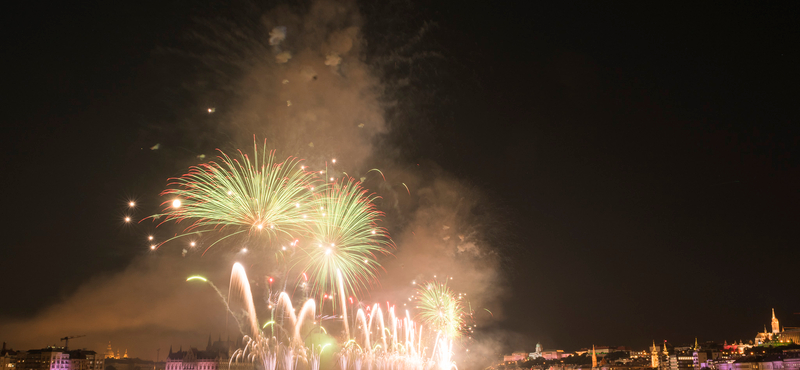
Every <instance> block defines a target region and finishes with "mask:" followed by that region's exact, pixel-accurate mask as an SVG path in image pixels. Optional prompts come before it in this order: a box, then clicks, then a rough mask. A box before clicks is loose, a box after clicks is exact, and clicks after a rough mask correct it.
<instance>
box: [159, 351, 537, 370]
mask: <svg viewBox="0 0 800 370" xmlns="http://www.w3.org/2000/svg"><path fill="white" fill-rule="evenodd" d="M527 359H528V353H527V352H514V353H512V354H511V355H510V356H509V355H506V356H503V361H504V362H517V361H522V360H527ZM167 370H170V369H167ZM176 370H177V369H176Z"/></svg>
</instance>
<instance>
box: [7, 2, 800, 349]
mask: <svg viewBox="0 0 800 370" xmlns="http://www.w3.org/2000/svg"><path fill="white" fill-rule="evenodd" d="M520 3H523V2H509V3H508V4H501V3H488V2H487V3H485V4H477V5H476V4H467V3H464V2H446V3H440V2H414V3H400V2H397V3H392V2H390V3H388V4H387V5H380V6H376V5H372V4H361V5H362V9H361V10H362V13H363V17H364V27H363V29H362V32H363V35H364V38H365V39H366V43H367V45H368V47H366V48H365V50H366V51H365V56H364V57H365V60H366V61H367V63H375V61H376V60H379V58H378V57H379V56H380V55H386V54H387V53H389V52H391V51H392V50H393V48H397V47H398V45H402V41H403V40H410V39H412V38H413V37H414V36H415V35H416V30H418V29H420V28H422V27H426V29H427V30H428V31H427V32H426V33H424V34H423V35H422V36H421V39H420V40H417V44H416V46H415V47H417V48H419V50H420V52H421V51H430V52H432V53H434V54H435V56H431V57H428V58H422V59H421V60H420V62H418V63H417V64H414V65H413V68H411V71H409V70H400V71H391V67H385V66H384V67H383V68H387V69H389V70H390V71H389V72H387V73H386V74H385V75H383V77H384V78H386V79H391V78H392V76H394V75H393V73H395V74H406V75H408V76H411V79H410V84H411V86H412V89H409V90H404V92H403V91H400V92H397V94H398V95H396V96H393V98H396V99H397V100H399V101H400V102H401V103H400V104H399V105H398V107H399V108H398V109H405V108H407V109H409V110H413V112H411V111H409V112H399V113H398V112H396V111H393V112H390V113H387V122H388V124H387V126H388V127H389V130H390V131H389V135H388V137H387V138H383V139H382V140H384V142H386V143H388V144H389V145H390V146H392V147H394V148H396V149H397V150H398V151H399V152H402V154H401V155H399V156H400V157H403V158H404V160H406V161H408V162H409V163H413V162H416V163H436V164H437V165H438V166H439V167H441V169H443V171H446V172H447V173H449V174H451V176H452V177H454V178H458V179H459V181H461V182H463V183H465V184H469V186H472V187H475V188H477V189H480V191H482V192H483V193H484V194H486V198H485V199H487V201H488V202H491V207H490V208H492V209H493V210H494V212H496V214H497V215H498V217H499V218H500V219H502V222H501V223H502V226H501V227H499V230H500V231H501V232H502V233H503V234H504V237H498V238H497V239H495V241H496V243H497V244H503V245H496V246H495V247H496V248H497V249H498V250H500V251H501V253H502V254H503V257H504V258H503V263H502V264H501V265H500V266H499V267H498V268H499V269H500V270H502V271H503V274H504V275H503V276H504V282H503V283H502V287H503V288H502V289H504V290H505V291H507V292H508V294H506V295H505V296H504V297H503V298H502V304H501V306H502V307H503V309H502V311H503V312H504V313H503V314H502V315H500V316H501V318H498V320H497V321H496V322H493V323H491V324H490V325H489V327H490V328H491V330H490V331H491V333H487V335H490V334H491V335H498V334H497V333H507V332H514V333H517V334H519V336H516V335H514V336H509V338H513V339H511V340H509V341H508V342H509V343H507V344H508V347H507V348H508V349H516V348H517V347H527V348H530V347H528V346H530V345H531V344H533V343H535V342H536V341H541V342H542V343H543V344H544V345H545V347H548V348H549V347H558V348H564V349H567V350H575V349H578V348H581V347H587V346H591V345H592V344H597V345H629V346H633V347H637V348H641V347H644V346H645V345H646V344H648V343H649V342H650V341H651V340H663V339H668V340H670V341H672V342H689V341H691V340H693V338H694V337H698V338H699V339H700V340H718V341H722V340H728V341H731V340H739V339H744V340H748V339H750V338H752V337H753V336H754V335H755V333H756V331H758V330H761V329H762V325H763V324H767V323H768V320H769V318H770V317H769V310H770V309H771V308H773V307H774V308H775V310H776V313H777V314H778V315H779V318H780V319H781V320H782V322H783V323H785V324H786V325H794V326H800V314H793V313H800V275H798V271H800V268H799V267H798V261H800V252H798V250H800V249H798V240H800V238H798V236H800V235H798V230H800V228H798V227H797V225H798V223H800V216H798V215H799V214H800V213H799V212H798V210H799V209H800V157H798V156H800V150H799V149H798V148H800V122H798V120H799V119H800V108H798V107H800V105H798V101H800V100H799V99H800V91H799V90H798V89H799V88H798V86H800V84H799V83H800V69H798V66H800V54H799V53H798V50H797V47H798V45H800V29H798V25H797V22H796V19H795V18H796V16H795V15H796V14H798V13H800V9H798V7H797V5H796V4H793V3H790V2H787V3H786V4H790V5H785V4H780V3H770V4H768V5H766V4H762V3H759V4H751V5H742V4H741V3H737V4H728V3H725V4H722V3H716V4H712V3H707V4H702V6H701V7H697V5H696V4H692V5H688V4H665V5H654V4H652V3H641V2H640V3H633V2H632V3H615V4H612V5H608V4H600V3H593V4H588V5H587V4H569V3H565V2H553V4H533V3H525V4H524V7H523V5H522V4H520ZM264 8H269V6H264ZM227 9H228V7H227V6H223V5H219V4H209V3H207V2H202V4H200V3H197V2H193V1H184V2H172V3H170V4H147V3H138V2H136V3H131V2H127V3H126V2H110V3H109V2H87V3H84V4H83V5H74V4H53V5H51V6H44V5H34V4H17V5H14V6H13V7H12V8H11V9H7V10H6V11H5V14H4V17H6V18H9V22H4V23H5V24H7V25H8V26H7V30H6V36H7V37H6V41H7V44H6V47H5V53H4V54H5V58H4V59H5V60H6V61H7V62H9V61H10V62H11V65H10V66H7V67H6V68H5V73H4V79H3V80H4V83H3V86H4V90H6V93H5V94H4V95H5V96H6V98H5V103H6V104H5V105H4V106H5V108H4V109H5V115H4V117H5V119H4V122H5V124H4V125H3V131H4V134H3V148H4V151H5V153H6V156H5V158H6V160H5V161H4V163H3V173H4V174H5V175H4V177H3V179H4V181H3V187H4V191H3V193H4V194H5V195H6V200H5V202H4V205H5V206H4V210H5V212H6V213H7V214H8V216H7V217H4V221H3V224H4V229H5V231H6V232H5V240H4V247H3V253H2V258H0V261H2V268H0V279H2V281H3V283H4V284H3V286H4V289H3V296H4V297H5V298H4V299H3V300H2V301H3V304H2V308H0V318H2V319H3V320H5V321H14V320H22V319H26V318H30V317H34V316H35V315H37V313H38V312H42V311H43V310H45V309H46V308H47V307H50V306H51V305H53V304H57V303H58V302H60V301H62V300H65V299H67V298H68V297H69V296H71V295H72V294H73V293H74V292H75V291H76V289H78V287H79V286H81V285H82V284H84V283H86V282H87V281H89V280H90V279H92V278H95V279H96V278H97V277H98V276H111V275H113V274H115V273H117V272H119V271H122V270H123V269H125V268H126V267H128V266H129V265H130V264H131V263H132V262H131V261H133V260H134V259H136V258H140V257H142V256H143V255H145V254H146V253H147V251H145V250H143V249H142V248H141V246H140V245H138V244H136V243H135V242H134V241H132V240H133V239H135V238H138V237H139V235H138V234H136V233H135V232H134V231H131V230H129V229H127V228H126V227H124V226H123V225H122V223H121V221H120V220H121V217H122V215H123V211H124V207H122V206H123V205H124V203H125V202H126V200H127V199H128V198H129V197H146V196H149V197H154V196H155V195H156V194H157V192H158V191H159V190H160V189H161V187H162V186H163V184H164V180H165V179H166V177H167V176H171V175H175V174H179V173H180V171H181V170H182V169H183V168H185V167H186V166H187V165H188V164H190V163H189V161H188V160H184V161H180V160H174V161H168V162H166V161H163V160H162V159H161V158H160V157H156V153H157V152H155V151H148V150H147V147H149V146H151V145H153V144H154V143H155V142H167V143H168V142H169V141H170V140H172V141H173V142H178V143H180V145H184V146H183V147H182V149H180V150H184V151H186V152H191V153H194V152H200V150H205V149H207V148H209V147H211V148H213V147H217V146H224V145H226V143H225V142H222V141H224V140H220V141H221V142H215V140H214V139H213V135H201V136H202V137H203V139H202V140H199V139H198V140H197V141H193V140H190V139H187V138H184V137H181V133H183V132H185V131H181V130H183V128H181V129H178V128H173V127H179V126H180V127H184V126H182V125H184V124H185V122H186V121H191V120H193V119H198V120H200V118H196V117H191V116H187V114H186V113H185V112H186V111H188V110H191V109H193V107H202V106H205V105H206V104H207V102H204V101H200V102H198V101H195V100H193V99H194V97H195V96H194V95H193V94H191V87H189V88H188V89H187V88H186V85H187V84H186V83H185V82H186V81H185V79H188V78H189V77H187V76H191V75H192V73H193V72H192V71H193V70H192V68H193V67H192V64H191V63H189V62H186V69H185V70H184V69H182V68H181V67H180V66H181V63H184V61H182V60H178V59H176V58H171V57H169V56H165V53H164V51H163V50H164V49H165V48H169V47H178V48H182V47H185V48H189V46H186V41H185V39H184V35H186V34H187V33H188V32H189V31H190V30H191V29H192V28H193V27H197V23H196V20H197V19H206V18H213V17H214V15H215V13H216V12H218V11H219V12H226V11H227ZM226 14H229V13H226ZM425 24H427V26H424V25H425ZM398 40H399V41H398ZM182 89H185V90H189V92H188V93H184V92H183V91H185V90H182ZM208 125H209V123H207V122H199V123H198V130H200V129H205V128H207V127H208ZM154 132H161V133H162V134H163V137H162V138H154V135H155V134H154ZM156 136H157V135H156ZM165 146H166V145H165ZM176 146H177V145H176ZM140 148H144V150H141V149H140ZM175 150H176V151H180V150H179V149H175ZM172 153H173V154H174V153H175V152H172ZM190 158H191V156H190ZM487 330H489V329H487ZM0 334H2V340H4V341H8V342H10V343H12V345H13V344H14V341H15V339H14V338H15V333H9V332H0ZM62 334H63V335H68V334H69V335H72V334H77V333H62ZM187 341H188V340H187ZM52 342H55V339H53V340H52ZM46 344H52V343H49V342H48V343H41V345H46ZM143 356H144V355H143Z"/></svg>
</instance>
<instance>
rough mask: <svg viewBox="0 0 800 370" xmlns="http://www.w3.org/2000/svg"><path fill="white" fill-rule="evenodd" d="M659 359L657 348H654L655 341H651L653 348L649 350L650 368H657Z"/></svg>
mask: <svg viewBox="0 0 800 370" xmlns="http://www.w3.org/2000/svg"><path fill="white" fill-rule="evenodd" d="M660 358H661V356H660V354H659V350H658V347H656V341H653V348H651V349H650V366H651V367H652V368H654V369H656V368H658V364H659V363H660V362H661V361H659V359H660Z"/></svg>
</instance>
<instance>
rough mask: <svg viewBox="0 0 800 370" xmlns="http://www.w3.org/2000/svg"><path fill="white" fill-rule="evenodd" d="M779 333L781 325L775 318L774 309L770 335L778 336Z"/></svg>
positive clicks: (773, 310)
mask: <svg viewBox="0 0 800 370" xmlns="http://www.w3.org/2000/svg"><path fill="white" fill-rule="evenodd" d="M780 332H781V324H780V322H778V318H777V317H775V309H774V308H773V309H772V334H778V333H780Z"/></svg>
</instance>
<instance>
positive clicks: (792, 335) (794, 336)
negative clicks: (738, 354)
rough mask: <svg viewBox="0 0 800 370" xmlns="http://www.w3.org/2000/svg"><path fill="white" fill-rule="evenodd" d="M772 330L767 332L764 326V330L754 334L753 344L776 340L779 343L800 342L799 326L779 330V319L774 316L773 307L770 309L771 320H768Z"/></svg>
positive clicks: (758, 344)
mask: <svg viewBox="0 0 800 370" xmlns="http://www.w3.org/2000/svg"><path fill="white" fill-rule="evenodd" d="M770 326H771V329H772V331H771V332H768V331H767V327H766V326H764V332H762V333H758V334H756V338H755V340H753V342H754V343H755V345H757V346H760V345H764V344H766V343H767V342H771V341H777V342H781V343H800V328H789V329H787V328H783V330H781V324H780V321H778V318H777V317H775V309H774V308H773V309H772V321H771V322H770Z"/></svg>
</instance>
